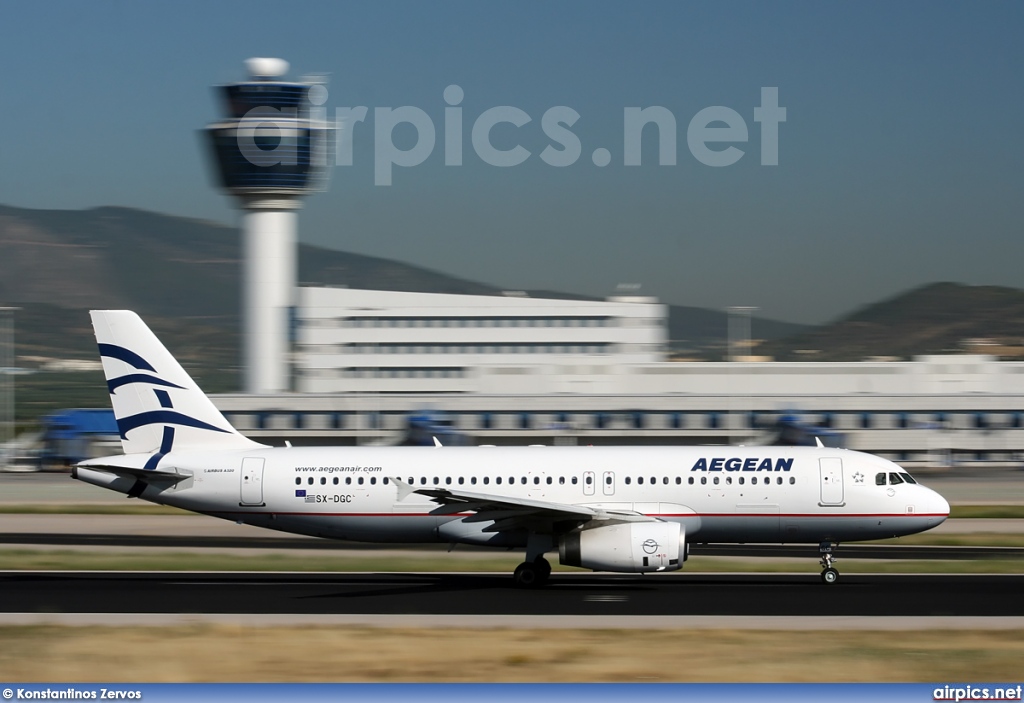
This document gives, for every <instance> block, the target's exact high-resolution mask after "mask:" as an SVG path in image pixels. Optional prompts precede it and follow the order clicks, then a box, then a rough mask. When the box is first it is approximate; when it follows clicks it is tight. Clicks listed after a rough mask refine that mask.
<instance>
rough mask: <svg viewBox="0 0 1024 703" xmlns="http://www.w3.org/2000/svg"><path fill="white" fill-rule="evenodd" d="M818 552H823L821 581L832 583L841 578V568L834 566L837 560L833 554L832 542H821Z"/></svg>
mask: <svg viewBox="0 0 1024 703" xmlns="http://www.w3.org/2000/svg"><path fill="white" fill-rule="evenodd" d="M837 546H838V545H837ZM818 553H819V554H821V561H820V563H821V569H822V571H821V582H822V583H824V584H826V585H831V584H833V583H835V582H836V581H838V580H839V570H838V569H836V567H834V566H832V564H833V563H834V562H835V560H836V558H835V556H833V555H832V543H831V542H822V543H821V544H819V545H818Z"/></svg>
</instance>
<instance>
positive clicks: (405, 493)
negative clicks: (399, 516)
mask: <svg viewBox="0 0 1024 703" xmlns="http://www.w3.org/2000/svg"><path fill="white" fill-rule="evenodd" d="M389 478H390V479H391V481H392V482H393V483H394V484H395V487H396V488H397V489H398V501H399V502H401V501H403V500H405V499H406V498H408V497H409V496H411V495H412V494H413V493H415V492H416V487H415V486H413V485H411V484H408V483H406V482H405V481H403V480H402V479H400V478H395V477H394V476H390V477H389Z"/></svg>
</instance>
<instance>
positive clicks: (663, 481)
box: [661, 476, 668, 486]
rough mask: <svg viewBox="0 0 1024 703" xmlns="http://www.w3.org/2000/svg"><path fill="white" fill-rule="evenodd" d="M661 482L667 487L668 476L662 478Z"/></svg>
mask: <svg viewBox="0 0 1024 703" xmlns="http://www.w3.org/2000/svg"><path fill="white" fill-rule="evenodd" d="M661 482H662V483H664V484H665V485H666V486H667V485H668V476H662V478H661Z"/></svg>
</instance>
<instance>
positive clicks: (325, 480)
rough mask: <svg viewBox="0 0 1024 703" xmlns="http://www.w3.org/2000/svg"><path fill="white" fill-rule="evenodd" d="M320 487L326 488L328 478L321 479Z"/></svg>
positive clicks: (322, 477)
mask: <svg viewBox="0 0 1024 703" xmlns="http://www.w3.org/2000/svg"><path fill="white" fill-rule="evenodd" d="M320 485H321V486H326V485H327V477H326V476H321V477H320Z"/></svg>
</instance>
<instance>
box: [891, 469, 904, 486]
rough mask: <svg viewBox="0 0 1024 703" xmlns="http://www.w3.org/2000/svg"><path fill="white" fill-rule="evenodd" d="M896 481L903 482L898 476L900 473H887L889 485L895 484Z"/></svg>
mask: <svg viewBox="0 0 1024 703" xmlns="http://www.w3.org/2000/svg"><path fill="white" fill-rule="evenodd" d="M897 483H903V479H902V478H900V475H899V474H898V473H895V472H893V473H890V474H889V485H890V486H895V485H896V484H897Z"/></svg>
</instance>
